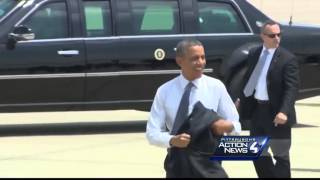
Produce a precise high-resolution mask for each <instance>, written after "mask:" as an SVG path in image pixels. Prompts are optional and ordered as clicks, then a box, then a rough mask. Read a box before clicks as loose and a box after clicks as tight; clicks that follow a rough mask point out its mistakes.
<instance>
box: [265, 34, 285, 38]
mask: <svg viewBox="0 0 320 180" xmlns="http://www.w3.org/2000/svg"><path fill="white" fill-rule="evenodd" d="M264 35H266V36H268V37H269V38H275V37H276V36H278V37H281V33H277V34H264Z"/></svg>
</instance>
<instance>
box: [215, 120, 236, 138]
mask: <svg viewBox="0 0 320 180" xmlns="http://www.w3.org/2000/svg"><path fill="white" fill-rule="evenodd" d="M211 129H212V132H213V133H214V134H215V135H223V134H224V133H229V132H231V131H232V129H233V124H232V123H231V122H230V121H227V120H224V119H219V120H217V121H215V122H214V123H212V124H211Z"/></svg>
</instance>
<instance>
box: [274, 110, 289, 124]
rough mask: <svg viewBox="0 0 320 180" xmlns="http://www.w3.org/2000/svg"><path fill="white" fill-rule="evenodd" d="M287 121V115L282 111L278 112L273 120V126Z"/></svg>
mask: <svg viewBox="0 0 320 180" xmlns="http://www.w3.org/2000/svg"><path fill="white" fill-rule="evenodd" d="M287 121H288V116H287V115H286V114H284V113H282V112H279V113H278V114H277V115H276V117H275V118H274V120H273V123H274V126H275V127H277V126H278V124H285V123H287Z"/></svg>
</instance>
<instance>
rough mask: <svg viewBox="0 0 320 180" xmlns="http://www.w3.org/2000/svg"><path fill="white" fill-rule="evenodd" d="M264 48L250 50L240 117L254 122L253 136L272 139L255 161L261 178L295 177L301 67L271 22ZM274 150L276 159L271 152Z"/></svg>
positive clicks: (263, 30)
mask: <svg viewBox="0 0 320 180" xmlns="http://www.w3.org/2000/svg"><path fill="white" fill-rule="evenodd" d="M260 36H261V39H262V40H263V46H260V47H257V48H253V49H252V50H250V52H249V55H248V59H247V63H248V64H247V65H248V70H247V73H246V74H245V76H244V80H243V83H242V85H243V88H242V90H243V91H242V97H240V107H239V110H240V117H241V118H242V117H244V116H246V117H247V118H248V117H249V118H250V120H251V127H250V135H252V136H269V137H270V143H269V146H268V147H267V148H266V149H265V150H264V152H263V153H262V155H261V157H260V158H259V159H258V160H256V161H254V166H255V169H256V172H257V174H258V176H259V177H288V178H289V177H291V171H290V158H289V150H290V146H291V127H292V125H293V124H295V123H296V113H295V109H294V104H295V99H296V94H297V90H298V83H299V70H298V63H297V60H296V58H295V56H294V55H293V54H291V53H290V52H289V51H287V50H285V49H284V48H282V47H279V44H280V39H281V31H280V25H279V24H278V23H276V22H274V21H267V22H266V23H265V24H264V25H263V26H262V27H261V34H260ZM269 147H270V148H271V150H272V153H273V158H274V159H275V163H274V162H273V160H272V157H271V156H270V154H269V153H268V152H267V151H268V149H269Z"/></svg>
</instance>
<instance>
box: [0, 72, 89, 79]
mask: <svg viewBox="0 0 320 180" xmlns="http://www.w3.org/2000/svg"><path fill="white" fill-rule="evenodd" d="M75 77H82V78H84V77H85V73H66V74H32V75H0V80H7V79H48V78H75Z"/></svg>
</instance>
